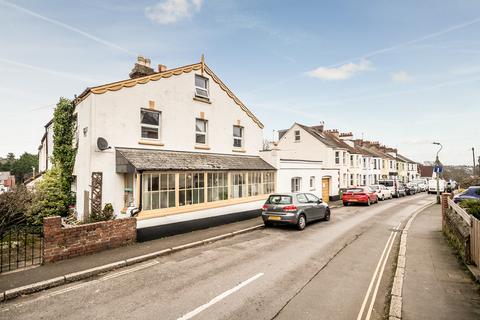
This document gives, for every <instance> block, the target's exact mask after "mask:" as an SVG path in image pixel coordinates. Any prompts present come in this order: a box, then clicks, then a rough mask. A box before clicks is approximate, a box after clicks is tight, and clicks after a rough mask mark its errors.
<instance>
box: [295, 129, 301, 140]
mask: <svg viewBox="0 0 480 320" xmlns="http://www.w3.org/2000/svg"><path fill="white" fill-rule="evenodd" d="M295 141H300V130H295Z"/></svg>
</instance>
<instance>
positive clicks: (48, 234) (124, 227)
mask: <svg viewBox="0 0 480 320" xmlns="http://www.w3.org/2000/svg"><path fill="white" fill-rule="evenodd" d="M43 233H44V250H43V261H44V263H48V262H55V261H60V260H65V259H70V258H73V257H77V256H83V255H86V254H91V253H95V252H99V251H102V250H106V249H112V248H117V247H120V246H123V245H126V244H129V243H133V242H135V240H136V235H137V220H136V219H135V218H128V219H119V220H111V221H103V222H95V223H89V224H83V225H78V226H73V227H68V228H63V227H62V224H61V218H60V217H48V218H44V219H43Z"/></svg>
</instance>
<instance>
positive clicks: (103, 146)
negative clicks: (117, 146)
mask: <svg viewBox="0 0 480 320" xmlns="http://www.w3.org/2000/svg"><path fill="white" fill-rule="evenodd" d="M97 147H98V150H100V151H103V150H107V149H110V148H111V147H110V146H109V145H108V142H107V140H105V138H102V137H99V138H98V139H97Z"/></svg>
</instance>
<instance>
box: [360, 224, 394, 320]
mask: <svg viewBox="0 0 480 320" xmlns="http://www.w3.org/2000/svg"><path fill="white" fill-rule="evenodd" d="M399 227H400V223H399V224H398V225H397V226H396V227H395V230H393V231H392V232H391V233H390V236H389V237H388V240H387V243H386V244H385V248H383V251H382V255H381V256H380V259H379V260H378V263H377V267H376V268H375V271H374V272H373V276H372V279H371V280H370V284H369V285H368V289H367V293H366V294H365V298H364V299H363V303H362V307H361V308H360V311H359V312H358V316H357V320H361V319H362V315H363V312H364V310H365V306H366V305H367V302H368V299H369V297H370V292H371V290H372V287H373V284H374V283H375V279H376V278H377V273H378V271H379V269H380V266H381V265H382V261H383V260H384V258H385V261H386V260H387V258H388V254H390V249H391V246H392V245H393V241H394V239H395V236H396V234H397V233H396V230H397V229H398V228H399ZM388 248H390V249H388ZM387 250H388V254H387V255H386V256H385V253H386V252H387ZM382 274H383V268H382V272H381V274H380V276H379V278H381V276H382ZM379 282H380V281H378V283H379ZM376 289H378V286H377V285H376ZM375 295H376V292H375ZM366 319H368V318H366Z"/></svg>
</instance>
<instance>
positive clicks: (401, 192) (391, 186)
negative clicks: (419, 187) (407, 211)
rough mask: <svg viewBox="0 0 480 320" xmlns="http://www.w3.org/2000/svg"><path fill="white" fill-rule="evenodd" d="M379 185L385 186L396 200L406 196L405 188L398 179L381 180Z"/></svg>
mask: <svg viewBox="0 0 480 320" xmlns="http://www.w3.org/2000/svg"><path fill="white" fill-rule="evenodd" d="M378 184H381V185H384V186H385V187H387V189H388V190H390V192H391V193H392V196H393V197H394V198H400V197H403V196H406V193H405V188H404V187H403V186H402V184H401V183H400V182H399V181H398V180H397V179H386V180H379V181H378Z"/></svg>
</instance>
